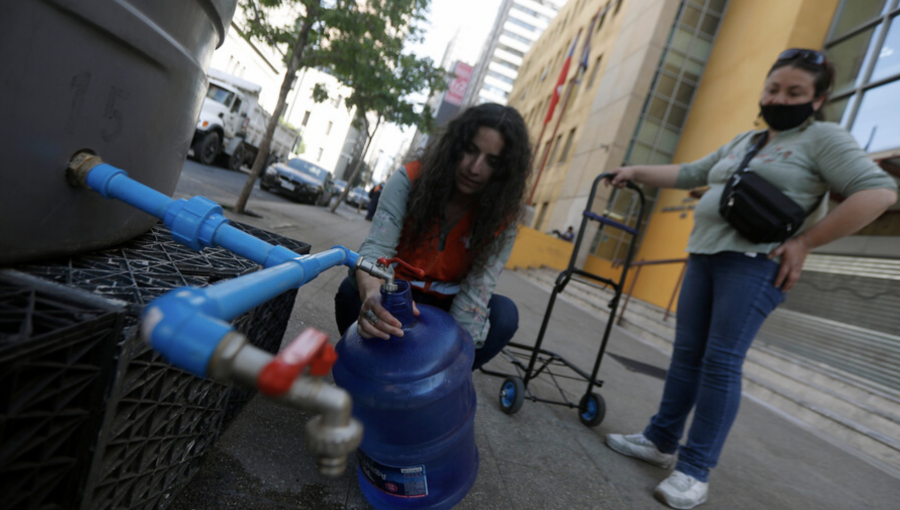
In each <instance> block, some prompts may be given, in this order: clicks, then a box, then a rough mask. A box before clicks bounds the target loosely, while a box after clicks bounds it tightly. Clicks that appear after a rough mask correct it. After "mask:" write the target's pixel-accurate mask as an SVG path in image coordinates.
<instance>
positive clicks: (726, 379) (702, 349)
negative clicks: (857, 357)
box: [606, 49, 897, 509]
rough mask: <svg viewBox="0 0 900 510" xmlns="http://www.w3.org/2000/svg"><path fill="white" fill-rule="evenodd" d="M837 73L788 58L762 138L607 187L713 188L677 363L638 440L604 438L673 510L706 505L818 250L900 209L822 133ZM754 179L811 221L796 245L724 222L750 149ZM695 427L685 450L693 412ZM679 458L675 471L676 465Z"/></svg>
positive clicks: (769, 101)
mask: <svg viewBox="0 0 900 510" xmlns="http://www.w3.org/2000/svg"><path fill="white" fill-rule="evenodd" d="M833 81H834V69H833V67H832V66H831V65H830V64H829V63H828V61H827V60H826V58H825V56H824V55H822V54H821V53H819V52H818V51H814V50H807V49H790V50H787V51H785V52H783V53H782V54H781V55H780V56H779V57H778V60H777V61H776V62H775V64H774V65H773V66H772V67H771V69H770V70H769V73H768V75H767V77H766V82H765V86H764V88H763V92H762V97H761V99H760V104H759V106H760V114H761V116H762V118H763V119H764V120H765V121H766V124H767V125H768V128H767V129H764V130H756V131H749V132H746V133H741V134H740V135H738V136H737V137H735V138H734V140H732V141H731V142H729V143H727V144H726V145H724V146H723V147H721V148H720V149H719V150H717V151H716V152H714V153H712V154H710V155H708V156H706V157H704V158H703V159H700V160H699V161H696V162H693V163H688V164H683V165H661V166H632V167H623V168H617V169H615V170H613V171H612V173H614V174H615V176H614V177H613V178H612V179H611V184H612V185H614V186H617V187H622V186H624V184H625V182H626V181H629V180H631V181H636V182H640V183H645V184H649V185H652V186H657V187H668V188H680V189H691V188H695V187H698V186H709V190H708V191H707V192H706V193H705V194H703V195H702V197H701V198H700V200H699V202H698V203H697V206H696V209H695V210H694V228H693V230H692V231H691V235H690V238H689V241H688V247H687V251H688V252H689V254H690V255H689V257H688V267H687V271H686V273H685V277H684V281H683V284H682V287H681V294H680V297H679V299H678V312H677V317H678V322H677V326H676V332H675V344H674V352H673V354H672V361H671V365H670V367H669V371H668V374H667V377H666V382H665V388H664V390H663V396H662V401H661V403H660V406H659V409H658V411H657V413H656V414H655V415H654V416H653V417H652V418H651V419H650V423H649V424H648V425H647V426H646V428H645V429H644V430H643V432H640V433H637V434H631V435H623V434H609V435H608V436H607V437H606V442H607V445H609V447H610V448H612V449H613V450H615V451H616V452H618V453H621V454H624V455H628V456H631V457H636V458H638V459H641V460H644V461H647V462H649V463H651V464H654V465H656V466H659V467H662V468H666V469H668V468H670V467H672V466H673V465H674V471H673V472H672V473H671V475H670V476H669V477H668V478H666V479H665V480H663V481H662V482H661V483H660V484H659V485H658V486H657V488H656V489H655V491H654V496H655V497H656V498H657V499H659V500H661V501H662V502H664V503H666V504H668V505H669V506H671V507H673V508H680V509H685V508H693V507H695V506H697V505H699V504H701V503H704V502H705V501H706V499H707V492H708V477H709V470H710V469H712V468H714V467H715V466H716V463H717V462H718V459H719V454H720V453H721V451H722V447H723V445H724V444H725V439H726V437H727V436H728V432H729V430H730V429H731V426H732V424H733V422H734V419H735V417H736V415H737V411H738V404H739V402H740V398H741V368H742V365H743V362H744V357H745V356H746V353H747V350H748V349H749V348H750V344H751V342H752V341H753V338H754V337H755V336H756V333H757V331H758V330H759V328H760V327H761V326H762V323H763V321H764V320H765V319H766V317H767V316H768V315H769V313H771V312H772V310H774V309H775V308H776V307H777V306H778V305H779V304H780V303H781V302H782V301H783V300H784V297H785V292H787V291H789V290H790V289H791V288H792V287H794V285H796V284H797V280H798V279H799V277H800V271H801V270H802V268H803V262H804V260H805V259H806V257H807V255H808V254H809V252H810V250H812V249H813V248H816V247H819V246H822V245H825V244H828V243H830V242H832V241H835V240H837V239H840V238H842V237H844V236H847V235H850V234H852V233H854V232H856V231H857V230H859V229H860V228H862V227H864V226H865V225H867V224H868V223H870V222H871V221H873V220H874V219H876V218H877V217H878V216H879V215H881V213H883V212H884V211H885V210H886V209H887V208H888V207H890V206H891V205H892V204H893V203H894V202H896V200H897V191H896V190H897V186H896V184H895V182H894V181H893V179H891V178H890V176H888V175H887V174H886V173H885V172H884V171H882V170H881V169H880V168H879V167H878V166H877V165H876V164H875V163H874V162H873V161H872V160H871V159H870V158H869V157H868V156H867V155H866V153H865V152H864V151H863V150H862V149H861V148H860V147H859V145H858V144H857V143H856V141H855V140H854V139H853V137H852V136H851V135H850V133H848V132H847V131H846V130H844V129H843V128H841V127H840V126H839V125H837V124H834V123H830V122H821V120H822V118H823V117H822V114H821V109H822V106H823V105H824V104H825V101H826V99H827V97H828V91H829V89H830V88H831V86H832V84H833ZM754 144H756V145H757V146H758V147H759V149H758V151H757V152H756V154H755V157H753V158H752V159H750V161H749V163H748V168H749V169H750V170H752V171H753V172H755V173H757V174H758V175H759V176H760V177H762V178H764V179H765V180H767V181H769V182H770V183H771V184H773V185H774V186H775V187H776V188H778V190H780V191H781V192H782V193H784V194H785V195H787V196H788V197H789V198H791V199H792V200H793V201H794V202H795V203H796V204H797V205H799V206H800V207H802V208H803V210H805V211H815V212H812V213H811V214H809V215H808V216H807V218H806V221H805V223H804V224H803V225H802V227H801V228H800V229H799V230H798V232H799V235H795V236H794V237H791V238H790V239H788V240H787V241H785V242H783V243H763V244H759V243H754V242H752V241H750V240H748V239H747V238H745V237H743V236H742V235H741V234H740V233H739V232H738V231H737V230H735V228H734V227H732V226H731V224H729V223H728V221H726V220H725V219H724V218H723V217H722V216H721V215H720V213H719V203H720V198H721V197H722V193H723V190H724V189H725V184H726V181H728V179H729V178H730V177H731V176H732V175H733V174H734V173H735V172H736V171H737V170H739V168H738V167H739V166H740V165H741V163H742V161H743V160H744V159H745V154H746V153H747V150H748V148H750V147H751V146H752V145H754ZM829 190H833V191H834V192H836V193H839V194H840V195H841V196H843V197H846V198H845V199H844V201H843V202H842V203H841V204H840V205H839V206H837V207H836V208H834V210H832V211H831V212H829V213H828V214H827V215H826V214H825V211H824V208H823V207H818V206H819V205H820V204H822V202H823V201H824V199H825V195H826V193H827V192H828V191H829ZM692 409H693V410H694V418H693V421H692V423H691V427H690V430H689V431H688V433H687V437H686V440H685V442H684V444H682V445H681V446H680V447H679V442H680V441H681V439H682V435H683V432H684V429H685V422H686V420H687V417H688V414H689V413H690V412H691V410H692ZM676 452H677V462H676Z"/></svg>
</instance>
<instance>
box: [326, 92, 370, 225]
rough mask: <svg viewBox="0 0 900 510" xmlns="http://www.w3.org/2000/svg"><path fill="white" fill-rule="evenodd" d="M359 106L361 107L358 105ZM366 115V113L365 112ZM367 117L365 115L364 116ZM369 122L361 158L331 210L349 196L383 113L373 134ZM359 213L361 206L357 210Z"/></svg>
mask: <svg viewBox="0 0 900 510" xmlns="http://www.w3.org/2000/svg"><path fill="white" fill-rule="evenodd" d="M357 108H359V107H357ZM363 115H365V113H364V114H363ZM363 119H365V117H363ZM368 125H369V122H368V121H366V137H367V140H366V146H365V148H364V149H363V151H362V154H361V155H360V156H359V159H358V160H357V161H356V165H355V166H354V167H353V173H352V174H350V178H348V179H347V186H345V187H344V191H343V192H342V193H341V196H340V197H338V199H337V202H335V203H334V205H332V206H331V212H334V211H335V210H336V209H337V208H338V206H339V205H341V202H343V201H344V198H346V197H347V193H349V192H350V183H351V182H353V179H356V176H357V175H359V169H360V168H362V163H363V160H364V159H365V158H366V153H367V152H369V145H370V144H371V143H372V138H374V137H375V132H376V131H378V126H379V125H381V115H379V116H378V121H377V122H376V123H375V129H373V130H372V134H369V127H368ZM360 203H362V198H360ZM356 212H357V213H359V208H357V210H356Z"/></svg>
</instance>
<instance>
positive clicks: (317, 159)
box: [316, 147, 325, 161]
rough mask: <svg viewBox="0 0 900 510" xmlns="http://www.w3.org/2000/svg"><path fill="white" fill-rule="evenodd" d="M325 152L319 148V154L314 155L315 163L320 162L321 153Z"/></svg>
mask: <svg viewBox="0 0 900 510" xmlns="http://www.w3.org/2000/svg"><path fill="white" fill-rule="evenodd" d="M323 152H325V151H324V150H323V149H322V148H321V147H319V153H318V154H317V155H316V161H322V153H323Z"/></svg>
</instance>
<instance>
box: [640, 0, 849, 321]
mask: <svg viewBox="0 0 900 510" xmlns="http://www.w3.org/2000/svg"><path fill="white" fill-rule="evenodd" d="M838 1H839V0H731V3H730V4H729V6H728V11H727V12H726V14H725V18H724V19H723V20H722V26H721V28H720V30H719V35H718V38H717V39H716V42H715V44H714V46H713V50H712V53H711V55H710V58H709V62H708V64H707V67H706V71H705V72H704V75H703V78H702V81H701V83H700V88H699V89H698V91H697V95H696V97H695V99H694V103H693V106H692V107H691V111H690V114H689V116H688V119H687V123H686V124H685V128H684V131H683V133H682V136H681V141H680V142H679V144H678V149H677V151H676V153H675V157H674V162H676V163H678V162H687V161H694V160H697V159H699V158H701V157H703V156H705V155H706V154H709V153H710V152H712V151H714V150H716V149H717V148H718V147H720V146H721V145H723V144H725V143H727V142H728V141H729V140H731V139H732V138H734V136H736V135H737V134H738V133H740V132H743V131H746V130H748V129H754V121H755V120H756V118H757V115H758V113H759V106H758V104H759V96H760V93H761V92H762V86H763V83H764V82H765V77H766V73H767V72H768V70H769V67H770V66H771V65H772V63H773V62H774V61H775V59H776V58H777V57H778V54H779V53H781V51H783V50H785V49H787V48H792V47H806V48H821V47H822V43H823V42H824V40H825V36H826V33H827V31H828V28H829V26H830V24H831V18H832V16H833V14H834V12H835V10H836V8H837V4H838ZM693 203H694V201H693V200H692V199H690V198H689V197H688V195H687V192H684V191H679V190H665V191H663V192H662V193H661V195H660V197H659V200H658V202H657V205H656V210H655V211H654V213H653V216H652V217H651V220H650V224H649V225H648V227H647V233H646V235H645V237H644V242H643V245H642V246H641V249H640V250H639V252H638V255H637V257H636V259H635V260H641V259H643V260H660V259H678V258H684V257H686V256H687V254H686V253H685V252H684V249H685V247H686V246H687V239H688V235H689V234H690V231H691V228H692V227H693V223H694V222H693V212H692V210H691V209H690V208H691V206H692V205H693ZM680 272H681V265H680V264H670V265H665V266H655V267H645V268H644V269H643V270H642V271H641V275H640V278H639V280H638V282H637V284H636V286H635V297H636V298H638V299H641V300H643V301H647V302H649V303H652V304H654V305H657V306H659V307H662V308H665V307H666V306H667V305H668V302H669V299H670V298H671V295H672V290H673V289H674V287H675V285H676V283H677V280H678V276H679V274H680ZM626 290H627V287H626Z"/></svg>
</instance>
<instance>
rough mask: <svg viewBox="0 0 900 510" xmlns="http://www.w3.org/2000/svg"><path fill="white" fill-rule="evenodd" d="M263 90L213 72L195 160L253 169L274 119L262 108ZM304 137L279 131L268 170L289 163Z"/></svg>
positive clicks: (195, 144)
mask: <svg viewBox="0 0 900 510" xmlns="http://www.w3.org/2000/svg"><path fill="white" fill-rule="evenodd" d="M261 90H262V87H261V86H259V85H257V84H255V83H252V82H250V81H247V80H245V79H243V78H239V77H237V76H232V75H230V74H227V73H225V72H222V71H219V70H217V69H210V70H209V90H208V91H207V93H206V99H204V101H203V107H202V108H201V109H200V118H199V119H198V120H197V128H196V129H195V130H194V139H193V140H192V142H191V148H192V149H193V153H194V159H196V160H198V161H200V162H201V163H203V164H205V165H212V164H214V163H217V162H220V163H222V164H224V165H225V166H227V167H228V168H230V169H231V170H235V171H237V170H239V169H240V168H241V165H244V164H248V165H252V164H253V161H254V159H256V154H257V150H258V148H259V144H260V143H261V142H262V139H263V135H265V133H266V126H267V125H268V123H269V119H270V118H271V115H269V113H268V112H267V111H265V110H264V109H263V108H262V107H261V106H260V105H259V92H260V91H261ZM299 141H300V135H299V134H298V133H297V132H296V131H294V130H292V129H289V128H287V127H286V126H283V125H282V124H281V123H279V124H278V126H277V127H276V128H275V134H274V135H273V136H272V143H271V144H270V147H269V157H268V159H267V161H266V167H268V166H269V164H271V163H272V162H274V161H276V160H284V159H287V158H288V157H289V156H290V154H291V152H293V150H294V148H295V147H296V145H297V143H298V142H299Z"/></svg>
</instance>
